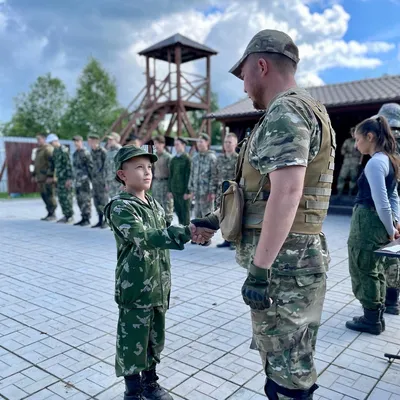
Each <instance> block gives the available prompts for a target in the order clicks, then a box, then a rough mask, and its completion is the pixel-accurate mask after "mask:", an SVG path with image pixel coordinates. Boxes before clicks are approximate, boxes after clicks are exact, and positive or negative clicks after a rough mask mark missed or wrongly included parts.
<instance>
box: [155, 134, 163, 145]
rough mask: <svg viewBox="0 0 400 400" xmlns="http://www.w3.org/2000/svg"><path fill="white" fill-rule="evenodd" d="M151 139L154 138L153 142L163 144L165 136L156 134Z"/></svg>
mask: <svg viewBox="0 0 400 400" xmlns="http://www.w3.org/2000/svg"><path fill="white" fill-rule="evenodd" d="M153 140H154V141H155V142H158V143H163V144H165V137H164V136H161V135H158V136H156V137H155V138H154V139H153Z"/></svg>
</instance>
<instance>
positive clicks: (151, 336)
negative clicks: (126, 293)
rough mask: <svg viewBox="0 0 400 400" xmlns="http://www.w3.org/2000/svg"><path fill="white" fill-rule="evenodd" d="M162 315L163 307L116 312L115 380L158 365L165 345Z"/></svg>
mask: <svg viewBox="0 0 400 400" xmlns="http://www.w3.org/2000/svg"><path fill="white" fill-rule="evenodd" d="M165 313H166V309H165V308H163V307H148V308H123V307H120V308H119V318H118V325H117V352H116V355H115V373H116V375H117V376H127V375H133V374H138V373H139V372H141V371H147V370H150V369H152V368H154V367H155V366H156V365H157V364H159V363H160V360H161V352H162V351H163V349H164V342H165Z"/></svg>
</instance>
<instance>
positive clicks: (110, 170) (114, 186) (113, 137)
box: [107, 132, 122, 198]
mask: <svg viewBox="0 0 400 400" xmlns="http://www.w3.org/2000/svg"><path fill="white" fill-rule="evenodd" d="M120 140H121V137H120V136H119V134H118V133H116V132H112V133H111V134H109V135H108V136H107V191H108V197H110V198H112V197H114V196H115V195H116V194H117V193H118V192H119V191H120V189H121V184H120V183H119V182H117V181H116V180H115V172H116V171H115V162H114V157H115V155H116V154H117V153H118V150H119V149H120V148H121V147H122V146H121V145H120V144H119V142H120Z"/></svg>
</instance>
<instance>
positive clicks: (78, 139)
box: [72, 135, 83, 142]
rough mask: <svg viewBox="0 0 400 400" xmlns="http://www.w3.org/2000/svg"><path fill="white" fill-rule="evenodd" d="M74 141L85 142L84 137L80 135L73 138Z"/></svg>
mask: <svg viewBox="0 0 400 400" xmlns="http://www.w3.org/2000/svg"><path fill="white" fill-rule="evenodd" d="M72 140H73V141H74V142H78V141H83V137H82V136H80V135H75V136H74V137H73V138H72Z"/></svg>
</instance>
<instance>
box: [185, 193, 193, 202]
mask: <svg viewBox="0 0 400 400" xmlns="http://www.w3.org/2000/svg"><path fill="white" fill-rule="evenodd" d="M192 198H193V194H192V193H185V194H184V195H183V200H190V199H192Z"/></svg>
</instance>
